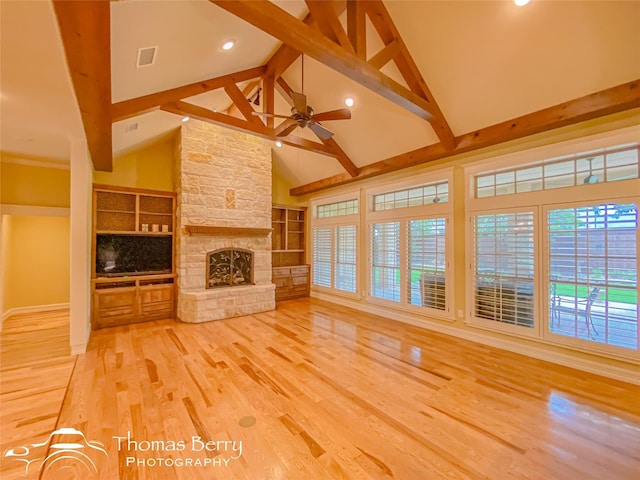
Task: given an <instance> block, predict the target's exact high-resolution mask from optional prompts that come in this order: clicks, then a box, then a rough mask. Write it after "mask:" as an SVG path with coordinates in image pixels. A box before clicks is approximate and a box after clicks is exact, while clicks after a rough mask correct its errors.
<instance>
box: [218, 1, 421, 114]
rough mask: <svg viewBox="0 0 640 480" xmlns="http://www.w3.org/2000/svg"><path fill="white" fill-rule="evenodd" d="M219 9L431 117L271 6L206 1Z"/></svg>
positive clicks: (404, 92)
mask: <svg viewBox="0 0 640 480" xmlns="http://www.w3.org/2000/svg"><path fill="white" fill-rule="evenodd" d="M210 1H211V2H212V3H215V4H216V5H218V6H219V7H220V8H223V9H224V10H226V11H228V12H230V13H232V14H234V15H236V16H238V17H240V18H242V19H244V20H245V21H247V22H248V23H250V24H252V25H254V26H255V27H257V28H259V29H261V30H263V31H264V32H266V33H268V34H269V35H271V36H273V37H276V38H278V39H279V40H281V41H282V42H284V43H286V44H287V45H289V46H290V47H292V48H294V49H296V50H299V51H302V52H304V53H306V54H307V55H309V56H311V57H313V58H315V59H316V60H317V61H319V62H320V63H322V64H324V65H326V66H328V67H329V68H332V69H333V70H335V71H337V72H339V73H342V74H343V75H346V76H348V77H349V78H351V79H352V80H353V81H355V82H357V83H359V84H360V85H362V86H364V87H366V88H368V89H369V90H371V91H373V92H375V93H378V94H379V95H381V96H383V97H385V98H386V99H388V100H390V101H392V102H393V103H396V104H397V105H399V106H401V107H402V108H405V109H406V110H408V111H410V112H412V113H414V114H415V115H418V116H419V117H421V118H424V119H425V120H429V119H430V118H431V116H432V106H431V103H430V102H428V101H427V100H425V99H424V98H422V97H420V96H419V95H416V94H415V93H413V92H412V91H411V90H409V89H407V88H405V87H404V86H402V85H400V84H399V83H398V82H396V81H395V80H393V79H391V78H389V77H387V76H386V75H384V74H383V73H381V72H380V71H378V70H376V69H375V68H373V67H372V66H371V65H369V64H368V63H367V62H366V61H364V60H362V59H360V58H358V57H357V56H355V55H354V54H352V53H349V51H347V50H345V49H344V48H343V47H341V46H340V45H337V44H336V43H334V42H332V41H331V40H330V39H328V38H326V37H324V36H323V35H322V33H321V32H320V31H318V30H316V29H314V28H312V27H310V26H309V25H307V24H305V23H304V22H303V21H301V20H298V19H297V18H295V17H294V16H292V15H290V14H288V13H287V12H285V11H284V10H282V9H281V8H279V7H278V6H276V5H275V4H273V3H271V2H229V1H225V0H210Z"/></svg>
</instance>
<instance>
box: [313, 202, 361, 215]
mask: <svg viewBox="0 0 640 480" xmlns="http://www.w3.org/2000/svg"><path fill="white" fill-rule="evenodd" d="M316 211H317V216H318V218H330V217H340V216H343V215H354V214H357V213H358V200H357V199H353V200H344V201H342V202H334V203H327V204H325V205H318V208H317V210H316Z"/></svg>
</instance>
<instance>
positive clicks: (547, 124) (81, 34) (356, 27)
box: [53, 0, 640, 195]
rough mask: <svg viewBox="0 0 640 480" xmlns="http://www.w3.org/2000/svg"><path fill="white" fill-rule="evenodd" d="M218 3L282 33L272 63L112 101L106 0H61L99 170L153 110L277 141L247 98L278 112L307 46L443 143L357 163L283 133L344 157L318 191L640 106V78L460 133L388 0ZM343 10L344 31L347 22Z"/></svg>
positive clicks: (290, 141) (332, 146)
mask: <svg viewBox="0 0 640 480" xmlns="http://www.w3.org/2000/svg"><path fill="white" fill-rule="evenodd" d="M210 1H211V2H212V3H213V4H215V5H217V6H218V7H220V8H223V9H224V10H226V11H228V12H230V13H233V14H234V15H236V16H238V17H240V18H242V19H244V20H245V21H247V22H248V23H250V24H252V25H254V26H256V27H257V28H260V29H261V30H263V31H265V32H266V33H268V34H269V35H271V36H273V37H275V38H277V39H279V40H280V41H282V45H281V47H280V48H279V49H278V50H277V51H276V53H274V54H273V55H272V57H271V58H270V59H269V60H268V61H267V63H266V64H265V65H262V66H259V67H256V68H252V69H248V70H244V71H241V72H236V73H232V74H229V75H224V76H221V77H216V78H212V79H208V80H204V81H201V82H196V83H193V84H190V85H184V86H182V87H178V88H173V89H170V90H165V91H163V92H157V93H153V94H150V95H145V96H142V97H138V98H133V99H130V100H125V101H122V102H117V103H114V104H111V101H110V99H111V90H110V83H111V82H110V78H111V71H110V52H109V8H108V2H84V1H82V0H80V1H75V0H71V1H66V0H53V3H54V7H55V12H56V15H57V17H58V23H59V25H60V31H61V34H62V39H63V43H64V46H65V51H66V55H67V61H68V64H69V68H70V72H71V77H72V80H73V83H74V88H75V91H76V97H77V99H78V102H79V104H80V110H81V113H82V119H83V124H84V128H85V132H86V135H87V139H88V144H89V150H90V152H91V156H92V159H93V162H94V166H95V168H96V169H97V170H107V171H109V170H111V164H112V153H111V152H112V149H111V124H112V123H113V122H117V121H121V120H124V119H127V118H131V117H134V116H137V115H141V114H143V113H147V112H151V111H154V110H163V111H167V112H171V113H174V114H177V115H188V116H189V117H192V118H197V119H200V120H202V121H206V122H210V123H214V124H217V125H221V126H225V127H228V128H232V129H236V130H241V131H244V132H248V133H251V134H254V135H258V136H260V137H263V138H268V139H272V140H274V139H275V138H276V135H277V133H278V132H279V127H281V125H282V124H280V125H276V124H275V123H274V119H273V118H272V117H267V118H266V119H265V121H263V120H262V119H261V118H260V117H258V116H256V115H253V112H254V109H253V105H252V103H251V102H250V101H249V100H248V98H251V97H252V96H253V95H255V93H256V91H257V90H258V89H261V90H260V92H261V94H262V98H263V102H264V112H266V113H271V114H273V113H275V112H274V98H275V92H276V91H277V92H278V93H279V94H281V95H282V96H283V98H285V99H286V100H287V101H290V100H291V99H290V93H291V88H290V87H289V86H288V85H287V83H286V82H285V81H284V79H283V78H282V74H283V72H285V71H286V70H287V69H288V68H289V67H290V66H291V64H292V63H293V62H294V61H295V60H296V59H297V58H298V57H299V56H300V55H301V54H302V53H304V54H305V55H309V56H311V57H313V58H314V59H315V60H317V61H319V62H320V63H322V64H324V65H326V66H328V67H330V68H332V69H333V70H335V71H337V72H339V73H342V74H344V75H346V76H348V77H349V78H351V79H352V80H354V81H355V82H357V83H359V84H360V85H362V86H363V87H365V88H368V89H369V90H371V91H373V92H375V93H377V94H379V95H381V96H383V97H384V98H386V99H388V100H389V101H391V102H393V103H395V104H397V105H399V106H401V107H402V108H404V109H406V110H408V111H410V112H412V113H414V114H415V115H417V116H419V117H420V118H423V119H424V120H425V121H428V122H429V123H430V125H431V126H432V128H433V130H434V132H435V133H436V135H437V136H438V139H439V142H438V143H437V144H434V145H428V146H425V147H423V148H420V149H418V150H414V151H411V152H406V153H404V154H401V155H398V156H395V157H392V158H389V159H385V160H382V161H379V162H376V163H374V164H370V165H366V166H363V167H357V166H356V165H355V164H354V163H353V161H352V160H351V159H350V158H349V157H348V156H347V154H346V153H345V152H344V150H342V148H341V147H340V146H339V145H338V143H337V142H336V141H335V140H334V139H333V138H330V139H329V140H321V139H320V141H319V142H316V141H311V140H307V139H303V138H300V137H297V136H294V135H288V136H286V137H282V138H280V140H281V141H282V143H284V144H287V145H291V146H293V147H297V148H301V149H304V150H308V151H311V152H315V153H319V154H322V155H328V156H331V157H334V158H336V159H337V161H338V162H339V163H340V164H341V165H342V167H343V168H344V170H345V172H346V173H344V174H340V175H336V176H333V177H330V178H326V179H323V180H319V181H316V182H313V183H310V184H308V185H303V186H300V187H296V188H294V189H292V190H291V194H292V195H305V194H309V193H313V192H316V191H318V190H322V189H325V188H330V187H333V186H336V185H341V184H345V183H350V182H353V181H357V180H361V179H364V178H369V177H372V176H376V175H381V174H384V173H388V172H392V171H395V170H399V169H402V168H407V167H410V166H414V165H419V164H422V163H426V162H429V161H433V160H436V159H441V158H445V157H448V156H451V155H455V154H459V153H463V152H469V151H472V150H476V149H480V148H484V147H487V146H490V145H495V144H498V143H502V142H506V141H509V140H513V139H517V138H521V137H524V136H527V135H532V134H534V133H539V132H542V131H545V130H550V129H554V128H558V127H561V126H566V125H571V124H575V123H578V122H582V121H585V120H589V119H593V118H597V117H599V116H603V115H608V114H611V113H616V112H620V111H623V110H628V109H631V108H636V107H640V80H635V81H633V82H629V83H626V84H623V85H619V86H617V87H613V88H610V89H607V90H604V91H601V92H598V93H595V94H592V95H587V96H585V97H582V98H579V99H575V100H572V101H569V102H566V103H564V104H560V105H556V106H553V107H550V108H547V109H544V110H541V111H539V112H535V113H531V114H528V115H525V116H522V117H519V118H516V119H512V120H509V121H507V122H503V123H501V124H497V125H493V126H490V127H487V128H484V129H481V130H478V131H476V132H470V133H467V134H463V135H460V136H456V135H454V133H453V132H452V131H451V128H450V127H449V125H448V124H447V121H446V119H445V117H444V115H443V113H442V111H441V110H440V108H439V107H438V105H437V103H436V101H435V99H434V98H433V96H432V95H431V92H430V91H429V88H428V87H427V84H426V82H425V80H424V79H423V78H422V75H421V73H420V71H419V70H418V67H417V65H416V64H415V62H414V61H413V59H412V57H411V55H410V54H409V51H408V49H407V47H406V45H405V44H404V42H403V40H402V37H401V36H400V33H399V32H398V30H397V28H396V27H395V25H394V23H393V21H392V19H391V16H390V15H389V13H388V11H387V9H386V8H385V6H384V3H383V2H382V0H367V1H359V0H347V1H346V2H337V1H330V0H306V4H307V6H308V9H309V14H308V15H307V16H306V17H305V18H304V19H303V20H299V19H297V18H295V17H293V16H292V15H290V14H288V13H287V12H285V11H284V10H282V9H280V8H279V7H278V6H276V5H275V4H273V3H271V2H269V1H266V0H262V1H228V0H210ZM105 4H106V7H105ZM345 10H346V30H345V28H344V27H343V24H342V22H341V21H340V16H341V15H342V14H343V13H344V11H345ZM367 18H368V19H369V21H370V22H371V24H372V25H373V27H374V29H375V31H376V33H377V35H378V36H379V38H380V40H381V41H382V43H383V45H384V46H383V47H382V48H381V49H380V51H378V52H375V53H373V54H372V55H369V54H368V52H367V51H366V44H367V42H366V40H367V39H366V28H365V25H366V19H367ZM98 53H99V55H97V54H98ZM95 58H100V59H101V61H100V62H95V61H93V62H92V61H91V59H95ZM389 62H394V63H395V66H396V67H397V69H398V71H399V72H400V74H401V75H402V78H403V80H404V82H405V84H406V85H407V86H406V87H405V86H403V85H401V84H399V83H398V82H396V81H395V80H393V79H391V78H390V77H388V76H387V75H385V74H384V73H382V72H381V69H382V68H383V67H384V66H385V65H386V64H388V63H389ZM241 83H244V84H245V86H244V88H242V89H241V88H240V87H239V86H238V85H239V84H241ZM216 89H224V91H225V93H226V94H227V96H228V97H229V98H230V99H231V101H232V102H233V103H232V105H231V107H230V108H229V109H227V111H225V112H213V111H211V110H209V109H206V108H203V107H199V106H197V105H194V104H192V103H189V102H186V101H185V100H184V99H186V98H189V97H192V96H194V95H198V94H201V93H205V92H209V91H212V90H216Z"/></svg>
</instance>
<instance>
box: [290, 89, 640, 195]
mask: <svg viewBox="0 0 640 480" xmlns="http://www.w3.org/2000/svg"><path fill="white" fill-rule="evenodd" d="M638 107H640V79H638V80H634V81H632V82H628V83H624V84H622V85H618V86H616V87H612V88H608V89H606V90H602V91H600V92H597V93H593V94H591V95H586V96H584V97H580V98H577V99H574V100H570V101H568V102H564V103H560V104H558V105H554V106H553V107H549V108H545V109H542V110H539V111H537V112H534V113H530V114H528V115H523V116H521V117H518V118H514V119H512V120H508V121H506V122H501V123H498V124H495V125H492V126H490V127H486V128H482V129H480V130H476V131H474V132H469V133H467V134H465V135H462V136H461V137H459V142H458V145H457V146H456V148H454V149H453V150H447V149H446V148H445V147H444V146H443V145H442V144H441V143H437V144H434V145H428V146H426V147H422V148H419V149H417V150H413V151H411V152H407V153H403V154H401V155H396V156H394V157H390V158H387V159H385V160H381V161H379V162H375V163H372V164H369V165H365V166H363V167H361V168H360V171H359V173H358V176H356V177H349V176H348V175H346V174H340V175H334V176H333V177H329V178H324V179H322V180H318V181H315V182H312V183H308V184H306V185H301V186H299V187H295V188H292V189H291V190H290V192H289V193H290V195H292V196H300V195H308V194H310V193H314V192H318V191H321V190H325V189H327V188H331V187H335V186H338V185H344V184H347V183H352V182H355V181H358V180H363V179H365V178H371V177H375V176H378V175H383V174H385V173H390V172H395V171H397V170H401V169H403V168H408V167H413V166H416V165H422V164H424V163H428V162H432V161H434V160H438V159H441V158H447V157H450V156H453V155H457V154H460V153H466V152H472V151H475V150H479V149H481V148H484V147H489V146H492V145H498V144H500V143H504V142H508V141H511V140H516V139H519V138H523V137H527V136H529V135H534V134H536V133H541V132H545V131H549V130H554V129H556V128H560V127H566V126H568V125H574V124H577V123H580V122H584V121H586V120H591V119H594V118H598V117H603V116H605V115H610V114H612V113H617V112H622V111H625V110H631V109H633V108H638Z"/></svg>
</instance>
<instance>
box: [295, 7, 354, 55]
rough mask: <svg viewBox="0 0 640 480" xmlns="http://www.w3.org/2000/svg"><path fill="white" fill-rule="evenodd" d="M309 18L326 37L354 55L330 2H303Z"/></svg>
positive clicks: (349, 41)
mask: <svg viewBox="0 0 640 480" xmlns="http://www.w3.org/2000/svg"><path fill="white" fill-rule="evenodd" d="M305 3H306V4H307V7H308V8H309V12H310V13H311V16H312V17H313V19H314V20H315V22H316V23H317V25H318V28H319V29H320V31H321V32H322V33H324V35H325V36H326V37H329V38H331V37H333V36H335V38H336V39H337V41H338V44H339V45H341V46H342V48H344V49H345V50H347V51H348V52H349V53H351V54H353V55H355V53H356V51H355V50H354V48H353V45H352V44H351V40H350V39H349V36H348V35H347V32H345V31H344V28H342V24H341V23H340V19H339V18H338V15H337V12H336V9H335V8H334V5H333V1H330V0H305Z"/></svg>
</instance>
